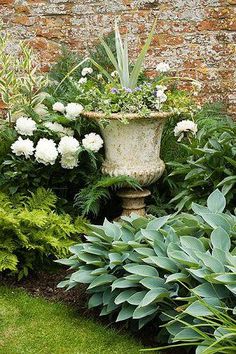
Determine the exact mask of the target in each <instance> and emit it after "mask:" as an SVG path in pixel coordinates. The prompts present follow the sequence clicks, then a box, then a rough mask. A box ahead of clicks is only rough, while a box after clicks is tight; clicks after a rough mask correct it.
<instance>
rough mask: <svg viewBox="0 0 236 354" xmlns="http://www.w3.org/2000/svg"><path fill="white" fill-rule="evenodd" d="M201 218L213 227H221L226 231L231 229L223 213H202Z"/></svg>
mask: <svg viewBox="0 0 236 354" xmlns="http://www.w3.org/2000/svg"><path fill="white" fill-rule="evenodd" d="M202 218H203V219H204V220H205V221H206V223H207V224H209V225H210V226H211V227H212V228H213V229H217V228H218V227H221V228H222V229H224V230H225V231H226V232H227V233H229V232H230V230H231V225H230V223H229V221H228V220H227V217H226V215H223V214H203V215H202Z"/></svg>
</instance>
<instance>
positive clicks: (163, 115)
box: [81, 111, 173, 120]
mask: <svg viewBox="0 0 236 354" xmlns="http://www.w3.org/2000/svg"><path fill="white" fill-rule="evenodd" d="M81 115H82V116H83V117H85V118H89V119H94V120H99V119H102V118H103V119H104V118H105V119H106V120H122V119H127V120H138V119H144V120H145V119H147V120H149V119H156V120H165V119H167V118H170V117H171V116H172V115H173V113H172V112H151V113H150V114H149V115H148V116H147V117H143V116H141V115H140V114H138V113H111V114H110V115H109V116H107V117H106V114H105V113H104V112H95V111H84V112H82V113H81Z"/></svg>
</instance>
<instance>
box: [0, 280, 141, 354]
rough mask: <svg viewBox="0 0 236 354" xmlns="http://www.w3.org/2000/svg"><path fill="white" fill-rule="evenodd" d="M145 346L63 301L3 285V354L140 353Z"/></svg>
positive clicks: (0, 313)
mask: <svg viewBox="0 0 236 354" xmlns="http://www.w3.org/2000/svg"><path fill="white" fill-rule="evenodd" d="M141 348H142V346H141V345H139V344H138V343H137V342H136V341H135V340H134V339H132V338H130V337H129V336H128V335H127V336H126V335H122V334H118V333H117V332H115V331H114V330H112V329H109V328H106V327H105V326H102V325H101V324H99V323H96V322H95V321H92V320H91V319H86V318H83V317H81V316H79V315H78V313H77V312H76V311H75V310H74V309H71V308H69V307H67V306H65V305H63V304H59V303H50V302H48V301H46V300H44V299H40V298H33V297H31V296H29V295H28V294H26V293H25V292H24V291H22V290H19V289H9V288H6V287H2V286H1V287H0V353H3V354H18V353H19V354H27V353H30V354H31V353H32V354H34V353H35V354H36V353H37V354H61V353H65V354H103V353H104V354H108V353H109V354H110V353H111V354H116V353H117V354H126V353H127V354H137V353H139V349H141Z"/></svg>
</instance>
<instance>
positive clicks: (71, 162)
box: [60, 155, 79, 170]
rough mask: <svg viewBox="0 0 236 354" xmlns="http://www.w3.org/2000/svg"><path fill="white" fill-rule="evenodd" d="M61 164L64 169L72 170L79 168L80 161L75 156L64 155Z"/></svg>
mask: <svg viewBox="0 0 236 354" xmlns="http://www.w3.org/2000/svg"><path fill="white" fill-rule="evenodd" d="M60 162H61V167H62V168H66V169H68V170H72V169H73V168H75V167H77V166H78V164H79V159H78V157H77V156H74V155H62V157H61V161H60Z"/></svg>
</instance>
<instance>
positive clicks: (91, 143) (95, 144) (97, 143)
mask: <svg viewBox="0 0 236 354" xmlns="http://www.w3.org/2000/svg"><path fill="white" fill-rule="evenodd" d="M82 145H83V147H84V148H85V149H87V150H91V151H94V152H98V150H100V149H101V148H102V146H103V140H102V138H101V137H100V135H98V134H96V133H90V134H86V135H85V137H84V139H83V140H82Z"/></svg>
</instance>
